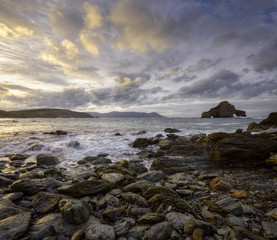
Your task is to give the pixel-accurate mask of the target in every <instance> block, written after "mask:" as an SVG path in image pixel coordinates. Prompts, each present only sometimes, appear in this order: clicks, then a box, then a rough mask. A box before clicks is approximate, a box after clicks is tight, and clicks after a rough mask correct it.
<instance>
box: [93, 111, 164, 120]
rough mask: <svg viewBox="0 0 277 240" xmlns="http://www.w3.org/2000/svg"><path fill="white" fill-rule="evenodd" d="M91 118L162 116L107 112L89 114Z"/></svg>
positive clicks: (153, 113) (152, 113) (158, 115)
mask: <svg viewBox="0 0 277 240" xmlns="http://www.w3.org/2000/svg"><path fill="white" fill-rule="evenodd" d="M89 114H91V115H92V116H93V117H100V118H154V117H155V118H162V117H164V116H162V115H160V114H158V113H155V112H151V113H145V112H115V111H113V112H108V113H98V112H90V113H89Z"/></svg>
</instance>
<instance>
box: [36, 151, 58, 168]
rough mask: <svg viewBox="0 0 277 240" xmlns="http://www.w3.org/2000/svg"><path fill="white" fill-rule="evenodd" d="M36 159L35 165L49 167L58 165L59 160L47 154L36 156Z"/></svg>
mask: <svg viewBox="0 0 277 240" xmlns="http://www.w3.org/2000/svg"><path fill="white" fill-rule="evenodd" d="M36 159H37V165H38V166H43V165H45V166H50V165H56V164H59V163H60V160H59V158H58V157H56V156H53V155H48V154H39V155H37V156H36Z"/></svg>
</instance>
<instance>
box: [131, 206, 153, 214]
mask: <svg viewBox="0 0 277 240" xmlns="http://www.w3.org/2000/svg"><path fill="white" fill-rule="evenodd" d="M151 212H152V210H151V209H150V208H140V207H134V208H132V210H131V214H132V215H133V216H141V215H145V214H147V213H151Z"/></svg>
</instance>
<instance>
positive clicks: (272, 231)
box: [262, 221, 277, 239]
mask: <svg viewBox="0 0 277 240" xmlns="http://www.w3.org/2000/svg"><path fill="white" fill-rule="evenodd" d="M262 226H263V229H264V234H265V236H266V237H267V238H269V239H277V222H276V221H274V222H266V221H262Z"/></svg>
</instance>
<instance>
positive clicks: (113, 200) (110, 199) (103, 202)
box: [96, 194, 121, 209]
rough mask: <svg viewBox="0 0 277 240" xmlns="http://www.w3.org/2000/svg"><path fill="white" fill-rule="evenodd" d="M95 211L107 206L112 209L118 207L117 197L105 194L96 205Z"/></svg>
mask: <svg viewBox="0 0 277 240" xmlns="http://www.w3.org/2000/svg"><path fill="white" fill-rule="evenodd" d="M96 206H97V209H104V208H106V207H108V206H112V207H120V206H121V205H120V201H119V199H118V198H117V197H115V196H113V195H111V194H106V195H105V196H104V197H102V198H101V199H100V200H99V201H97V203H96Z"/></svg>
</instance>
